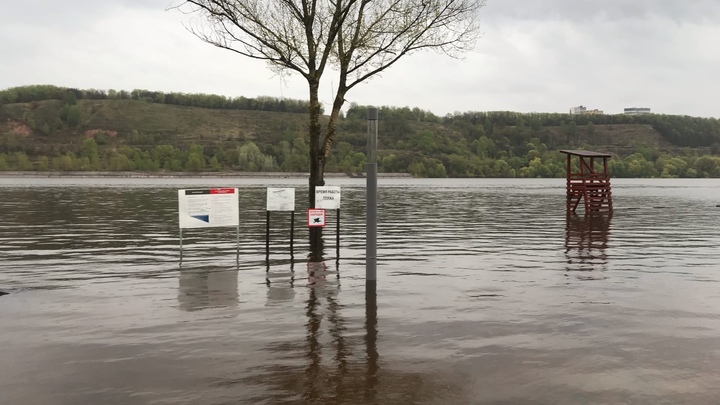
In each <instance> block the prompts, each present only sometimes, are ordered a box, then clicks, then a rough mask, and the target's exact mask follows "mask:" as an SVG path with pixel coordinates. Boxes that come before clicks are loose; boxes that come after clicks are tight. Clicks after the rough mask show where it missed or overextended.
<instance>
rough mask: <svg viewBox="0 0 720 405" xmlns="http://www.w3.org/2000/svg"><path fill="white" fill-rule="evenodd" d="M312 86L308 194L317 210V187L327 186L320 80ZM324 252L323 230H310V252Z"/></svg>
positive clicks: (310, 202) (312, 83)
mask: <svg viewBox="0 0 720 405" xmlns="http://www.w3.org/2000/svg"><path fill="white" fill-rule="evenodd" d="M308 82H309V85H310V127H309V128H308V129H309V132H310V180H309V186H310V190H309V192H308V199H309V201H308V203H309V205H308V206H309V207H311V208H315V187H317V186H324V185H325V154H324V153H323V152H324V151H323V150H322V148H321V143H320V136H321V134H322V125H321V124H320V100H319V98H318V89H319V88H320V82H319V81H318V80H309V81H308ZM321 250H322V228H320V227H313V228H310V251H311V252H313V253H319V251H321Z"/></svg>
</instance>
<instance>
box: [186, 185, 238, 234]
mask: <svg viewBox="0 0 720 405" xmlns="http://www.w3.org/2000/svg"><path fill="white" fill-rule="evenodd" d="M178 217H179V222H180V228H212V227H221V226H235V227H236V226H238V225H239V223H240V213H239V204H238V189H237V188H208V189H196V190H178Z"/></svg>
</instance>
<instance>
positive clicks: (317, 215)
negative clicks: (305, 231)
mask: <svg viewBox="0 0 720 405" xmlns="http://www.w3.org/2000/svg"><path fill="white" fill-rule="evenodd" d="M308 226H309V227H322V226H325V210H324V209H322V208H308Z"/></svg>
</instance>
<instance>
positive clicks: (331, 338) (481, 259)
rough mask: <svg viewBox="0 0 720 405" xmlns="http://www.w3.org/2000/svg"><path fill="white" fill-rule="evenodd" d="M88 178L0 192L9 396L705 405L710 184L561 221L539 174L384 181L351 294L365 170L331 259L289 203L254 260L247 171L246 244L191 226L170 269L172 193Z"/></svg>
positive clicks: (713, 318)
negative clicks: (373, 273) (372, 235)
mask: <svg viewBox="0 0 720 405" xmlns="http://www.w3.org/2000/svg"><path fill="white" fill-rule="evenodd" d="M54 181H55V180H54ZM76 181H77V180H76ZM94 181H95V183H94V184H92V183H88V182H90V180H83V184H77V185H73V186H67V187H63V186H57V185H55V184H50V185H46V186H42V187H41V186H35V187H31V186H28V187H26V186H24V185H22V186H18V185H15V186H2V184H0V188H2V191H3V193H2V198H0V290H1V291H8V292H10V294H9V295H5V296H3V297H2V298H1V299H0V324H1V325H3V330H2V333H0V347H6V348H12V350H4V351H0V363H2V364H3V367H0V403H2V404H5V403H8V404H15V403H19V404H24V403H28V404H76V403H103V404H148V403H153V404H196V403H202V404H229V403H232V404H234V403H248V404H278V403H307V402H317V403H328V404H373V403H375V404H408V403H413V404H515V403H539V404H563V405H565V404H567V405H575V404H610V403H612V404H619V403H625V404H657V403H677V404H712V403H717V402H718V401H717V400H718V398H720V385H718V381H720V337H719V336H720V292H719V291H720V290H718V285H720V284H719V283H720V266H718V257H720V215H718V212H717V211H716V209H715V208H714V205H715V204H717V195H720V182H716V181H711V180H703V181H699V180H698V181H693V182H688V183H687V184H685V183H684V182H679V181H669V180H668V181H665V180H662V181H660V180H658V181H646V182H644V183H643V182H638V181H636V182H634V183H632V182H625V183H623V181H618V182H615V187H614V200H615V201H614V203H615V207H614V208H615V211H614V214H613V216H612V217H609V216H606V217H578V216H569V217H566V216H565V205H564V199H563V196H564V191H565V190H564V183H563V182H562V181H556V180H465V179H463V180H449V179H443V180H403V181H397V182H395V183H393V182H389V183H385V184H383V183H381V185H380V190H379V193H378V203H379V209H378V213H379V224H378V236H379V239H378V256H379V262H378V276H379V277H378V278H379V280H378V283H377V285H375V284H372V285H368V284H366V283H365V280H364V274H365V266H364V252H365V249H364V226H365V218H364V198H365V193H364V189H363V187H362V183H360V182H358V183H353V180H348V182H349V183H348V184H340V185H341V186H343V224H342V235H341V245H340V249H339V253H340V254H339V255H338V254H337V253H338V251H337V246H336V245H337V243H335V242H334V241H333V238H334V237H335V236H336V235H335V233H333V231H332V230H331V231H329V232H327V233H326V238H327V239H328V240H329V245H331V247H330V248H329V249H328V250H331V252H329V253H328V256H325V255H320V256H309V257H308V256H306V254H305V252H307V251H309V249H308V247H309V246H308V243H307V235H308V232H307V228H306V227H305V226H304V224H302V222H303V220H304V218H300V216H298V218H297V223H296V224H295V225H296V227H295V228H296V229H295V236H296V238H295V246H294V250H293V249H291V248H290V246H289V236H290V235H289V233H290V230H289V228H290V227H288V226H287V225H288V224H287V223H285V222H284V221H283V222H282V223H280V222H278V223H277V226H272V227H271V229H270V236H271V238H270V248H271V251H272V254H271V255H270V256H269V257H266V254H265V246H266V245H265V230H266V223H265V218H266V212H265V196H266V191H265V187H266V186H267V185H266V184H263V183H262V182H256V183H247V184H244V185H243V187H241V190H242V192H241V194H240V199H241V201H240V204H241V207H242V210H243V222H242V224H241V228H240V238H239V241H238V240H237V233H236V229H212V230H193V232H188V233H187V234H186V235H183V236H184V238H183V239H184V240H183V242H184V243H183V249H184V253H185V254H184V258H183V259H184V260H183V262H182V266H181V267H179V266H178V259H179V252H178V242H179V241H178V228H177V192H176V189H177V188H186V185H185V184H179V183H178V184H176V185H165V184H163V183H152V184H144V183H142V182H143V181H144V180H133V181H139V182H141V183H142V184H140V185H137V186H128V185H124V186H116V187H106V186H107V185H106V184H104V183H103V184H100V183H99V182H98V181H97V180H94ZM125 181H130V180H125ZM203 181H205V180H203ZM228 181H229V180H228ZM283 181H285V180H283ZM306 183H307V182H306V181H298V182H295V183H293V181H290V180H287V181H286V183H284V184H273V186H296V187H305V189H302V188H300V189H299V190H298V191H297V192H298V193H304V192H306V187H307V186H306ZM197 185H198V184H195V186H197ZM218 185H224V184H218ZM227 185H228V186H236V184H227ZM303 208H304V207H299V208H298V209H299V211H301V210H302V209H303ZM709 208H710V209H709ZM238 248H239V251H238ZM238 253H239V255H238ZM330 255H332V256H333V257H329V256H330Z"/></svg>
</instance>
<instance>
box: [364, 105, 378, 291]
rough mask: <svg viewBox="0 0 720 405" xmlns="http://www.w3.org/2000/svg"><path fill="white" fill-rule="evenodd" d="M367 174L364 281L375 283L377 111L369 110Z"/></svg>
mask: <svg viewBox="0 0 720 405" xmlns="http://www.w3.org/2000/svg"><path fill="white" fill-rule="evenodd" d="M367 114H368V115H367V119H368V155H367V164H366V173H367V186H366V188H367V194H366V201H367V207H366V209H367V216H366V229H365V234H366V237H365V280H368V281H377V131H378V110H377V108H369V109H368V112H367Z"/></svg>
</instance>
